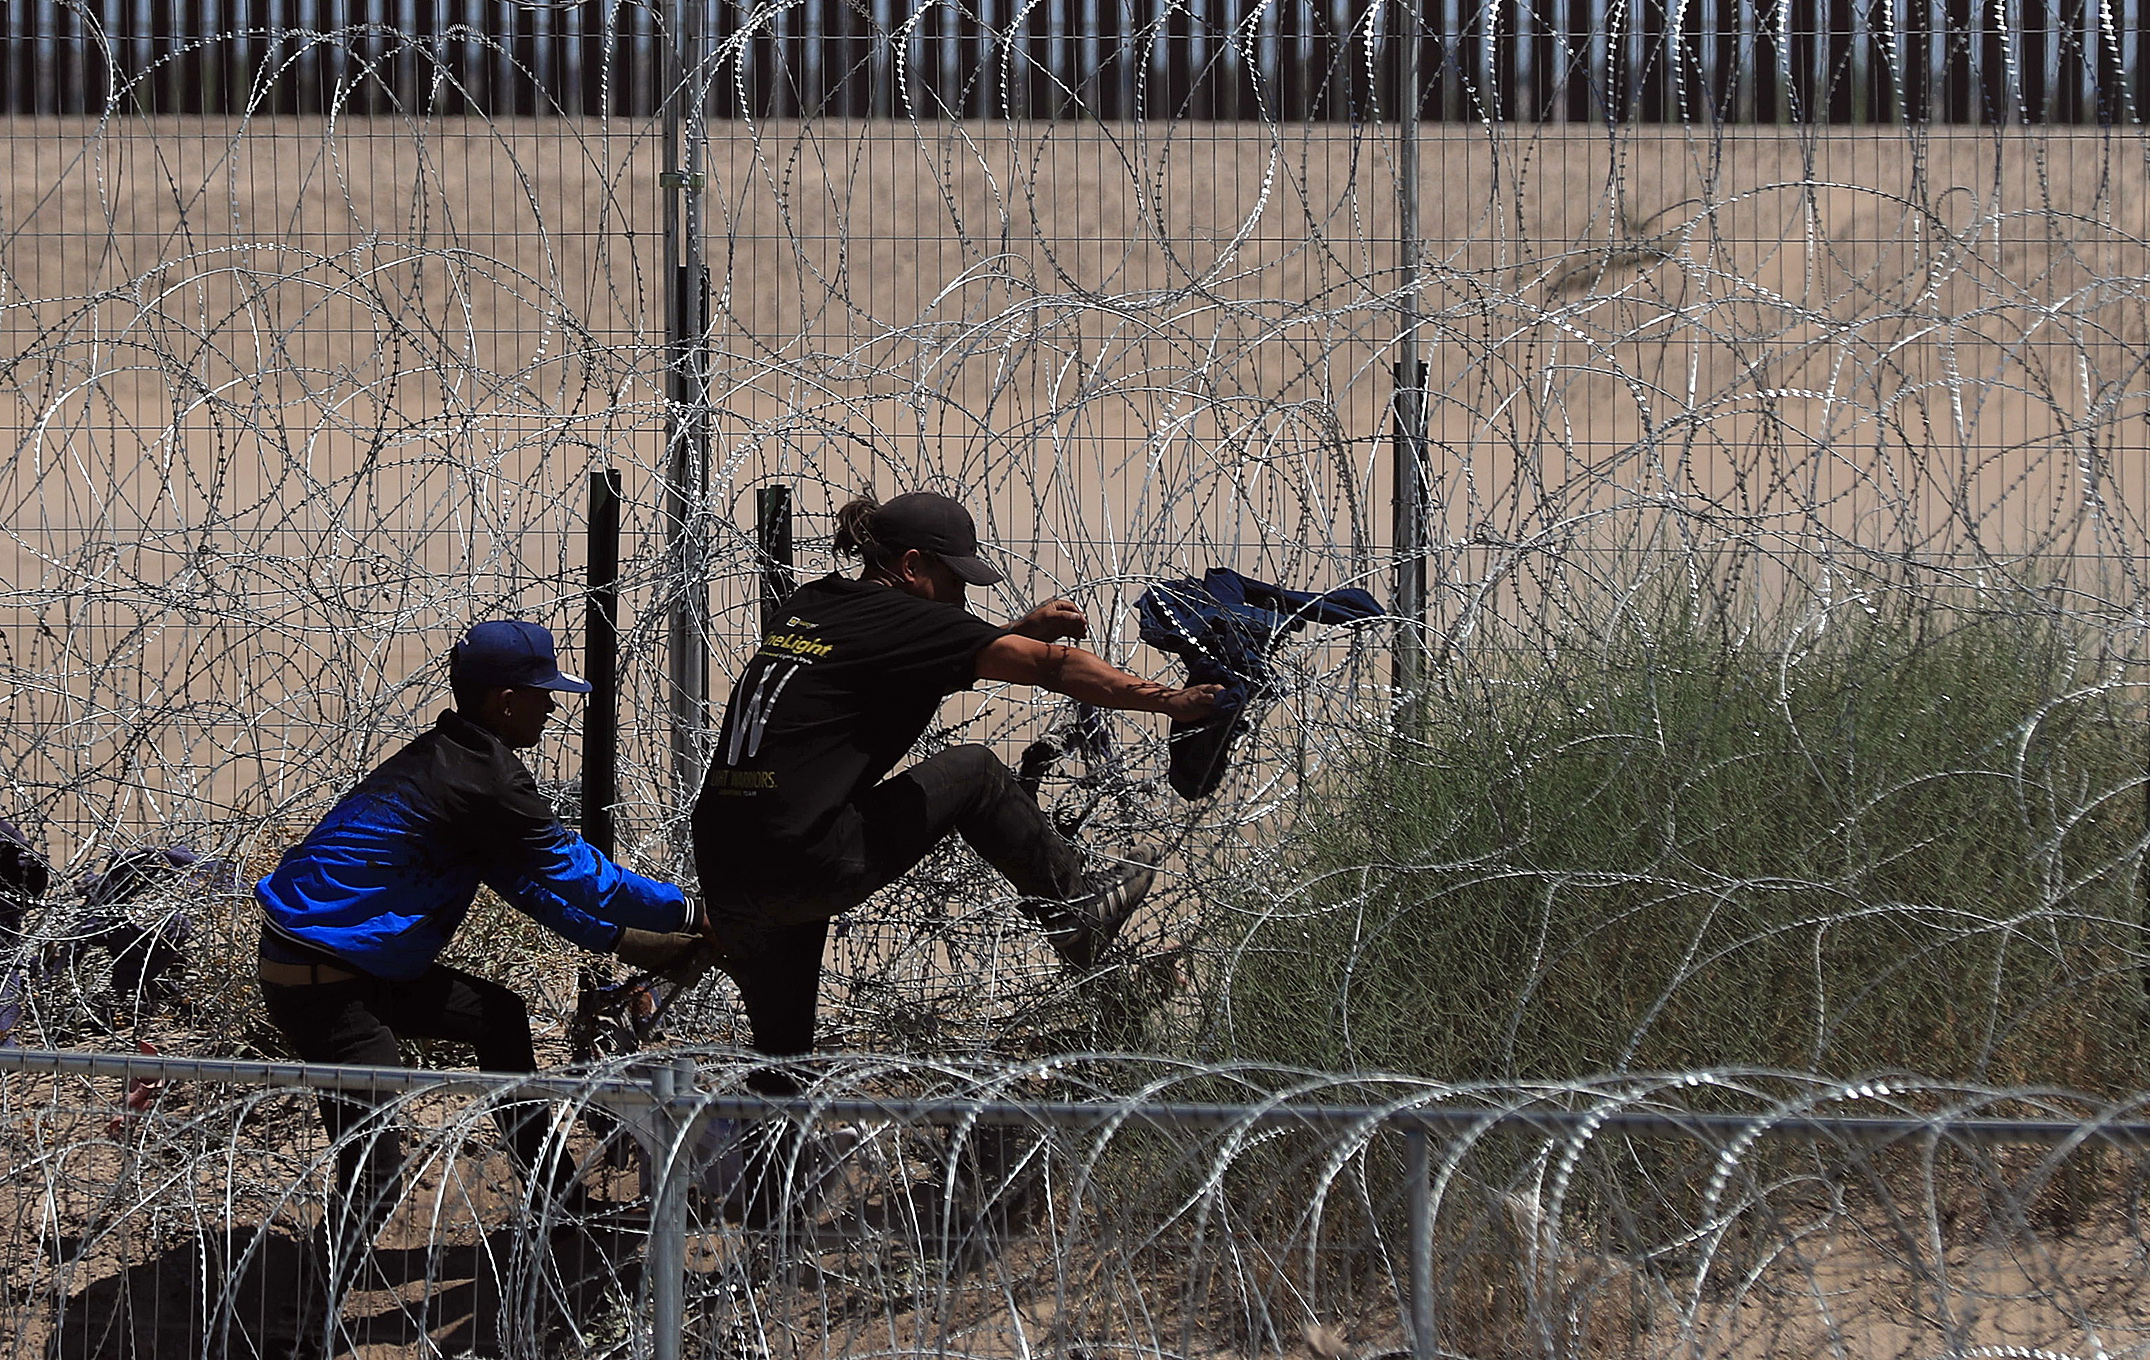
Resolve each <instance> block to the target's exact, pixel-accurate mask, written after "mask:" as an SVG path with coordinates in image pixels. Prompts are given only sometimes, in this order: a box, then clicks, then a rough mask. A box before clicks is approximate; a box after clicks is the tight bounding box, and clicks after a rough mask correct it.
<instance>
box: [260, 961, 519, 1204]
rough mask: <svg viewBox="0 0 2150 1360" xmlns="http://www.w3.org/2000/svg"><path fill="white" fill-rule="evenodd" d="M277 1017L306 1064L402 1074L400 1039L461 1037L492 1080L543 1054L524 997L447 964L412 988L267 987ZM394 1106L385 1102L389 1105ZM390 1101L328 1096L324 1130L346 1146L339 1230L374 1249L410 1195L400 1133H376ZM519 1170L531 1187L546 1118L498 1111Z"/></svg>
mask: <svg viewBox="0 0 2150 1360" xmlns="http://www.w3.org/2000/svg"><path fill="white" fill-rule="evenodd" d="M261 997H262V1000H263V1001H264V1002H265V1003H266V1004H267V1006H268V1010H269V1018H270V1019H271V1020H272V1021H274V1022H275V1023H276V1027H277V1028H278V1029H280V1030H282V1031H283V1032H284V1035H285V1037H286V1038H288V1039H289V1040H290V1041H291V1048H292V1051H293V1052H294V1053H296V1054H297V1055H298V1056H299V1057H300V1058H301V1059H302V1060H304V1061H306V1062H320V1063H350V1064H355V1065H360V1066H367V1067H397V1066H401V1065H402V1061H403V1060H402V1056H401V1055H400V1053H399V1052H398V1051H397V1048H396V1040H397V1039H398V1038H406V1039H452V1040H458V1041H460V1042H463V1043H467V1044H471V1045H472V1046H474V1047H475V1048H476V1049H477V1051H478V1066H479V1067H480V1068H483V1069H484V1070H486V1071H489V1072H532V1071H535V1070H537V1055H536V1053H535V1051H534V1050H533V1049H532V1047H531V1042H530V1011H529V1008H528V1007H527V1006H525V1005H524V1004H523V999H522V998H521V997H520V996H517V995H516V994H515V993H514V992H512V991H509V990H508V989H507V988H506V987H503V986H501V985H500V984H499V983H497V982H488V981H486V980H485V979H484V978H480V977H473V976H471V975H470V974H468V973H465V972H461V971H458V970H457V969H454V968H448V967H445V966H443V965H441V964H437V963H436V964H434V965H433V966H432V967H430V968H428V969H426V971H425V972H424V973H422V974H420V975H419V976H418V977H416V978H414V979H412V980H411V981H409V982H392V981H389V980H388V979H385V978H375V977H368V976H365V975H363V974H362V975H360V976H359V977H356V978H352V979H350V980H349V981H346V982H317V983H312V984H309V985H305V986H297V987H282V986H277V985H275V984H273V983H266V982H265V983H263V984H262V985H261ZM384 1098H385V1097H384ZM380 1104H381V1099H375V1098H370V1097H368V1096H367V1095H366V1094H365V1093H363V1092H358V1091H345V1092H340V1093H336V1094H330V1093H328V1092H323V1093H322V1096H321V1122H322V1123H323V1124H324V1125H326V1126H327V1128H328V1134H329V1137H330V1138H331V1139H333V1140H335V1141H336V1142H337V1143H338V1144H339V1147H338V1148H337V1152H336V1178H337V1185H336V1194H335V1195H334V1196H333V1197H332V1202H333V1204H334V1206H335V1208H336V1211H337V1213H338V1214H339V1215H340V1216H341V1217H342V1218H343V1222H342V1223H341V1224H339V1225H338V1226H339V1227H340V1228H341V1229H342V1230H344V1231H346V1232H348V1231H351V1230H354V1229H355V1230H357V1232H358V1233H359V1236H358V1237H357V1238H356V1239H354V1240H356V1241H359V1242H367V1241H371V1240H372V1238H373V1235H374V1234H375V1233H376V1232H378V1231H380V1227H381V1224H382V1223H383V1222H385V1221H386V1220H387V1218H388V1215H389V1213H390V1212H391V1211H392V1210H394V1208H395V1205H396V1199H397V1197H398V1196H399V1195H400V1193H401V1185H400V1181H401V1173H402V1166H403V1148H402V1142H401V1140H400V1139H398V1138H397V1136H396V1133H395V1130H394V1129H393V1127H388V1126H383V1127H376V1128H373V1129H371V1130H368V1129H367V1127H366V1125H367V1124H368V1122H369V1121H370V1120H371V1119H372V1118H373V1115H374V1112H375V1111H376V1109H377V1108H378V1107H379V1105H380ZM493 1117H494V1119H495V1121H496V1122H498V1124H499V1125H500V1131H501V1135H502V1136H503V1137H504V1138H505V1139H506V1140H507V1145H508V1152H509V1155H510V1156H512V1157H513V1158H514V1160H515V1164H516V1169H517V1170H518V1171H519V1172H521V1173H522V1175H523V1177H524V1179H525V1181H526V1182H527V1181H528V1180H529V1177H530V1173H531V1169H532V1168H533V1167H535V1166H537V1165H538V1162H539V1158H540V1156H541V1155H542V1153H543V1150H544V1144H545V1117H544V1115H543V1113H542V1112H541V1111H534V1110H531V1109H530V1108H529V1107H521V1108H517V1107H512V1106H504V1107H501V1108H500V1109H497V1110H495V1111H494V1115H493Z"/></svg>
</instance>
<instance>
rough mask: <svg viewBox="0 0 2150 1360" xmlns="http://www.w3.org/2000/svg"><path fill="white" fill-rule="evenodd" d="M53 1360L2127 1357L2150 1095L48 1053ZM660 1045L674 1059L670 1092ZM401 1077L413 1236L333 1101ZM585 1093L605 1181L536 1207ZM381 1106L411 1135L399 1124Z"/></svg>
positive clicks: (594, 1170)
mask: <svg viewBox="0 0 2150 1360" xmlns="http://www.w3.org/2000/svg"><path fill="white" fill-rule="evenodd" d="M0 1063H4V1065H5V1066H6V1067H7V1069H8V1070H9V1073H10V1075H9V1076H8V1079H7V1082H6V1085H5V1097H4V1098H5V1100H6V1103H7V1112H8V1116H9V1118H8V1121H7V1128H8V1133H7V1135H6V1136H7V1138H8V1140H9V1142H10V1143H11V1144H12V1145H13V1146H12V1148H11V1156H10V1158H9V1168H8V1171H7V1173H6V1176H5V1180H4V1182H0V1183H4V1185H5V1203H6V1204H7V1205H8V1206H9V1209H8V1216H9V1224H10V1228H11V1232H10V1234H9V1247H8V1249H7V1251H8V1254H7V1261H6V1269H7V1273H6V1279H7V1282H8V1287H7V1295H6V1313H5V1315H6V1318H7V1321H6V1323H5V1327H6V1330H7V1334H8V1335H9V1337H10V1340H11V1343H12V1345H13V1347H14V1349H15V1351H16V1353H18V1354H30V1353H38V1352H40V1351H42V1352H43V1353H45V1354H53V1355H79V1356H92V1355H97V1356H104V1355H109V1356H120V1355H126V1356H147V1355H158V1356H164V1355H173V1356H176V1355H190V1356H191V1355H270V1354H275V1355H289V1354H354V1355H387V1354H405V1353H423V1354H479V1355H504V1356H551V1355H630V1354H633V1355H641V1354H651V1353H655V1354H659V1355H680V1354H686V1355H728V1356H743V1357H754V1356H774V1355H832V1354H861V1353H864V1354H873V1355H913V1354H918V1355H923V1354H933V1355H946V1354H961V1355H980V1356H1000V1355H1026V1354H1041V1353H1043V1354H1055V1355H1066V1354H1076V1353H1081V1354H1087V1355H1127V1356H1158V1355H1291V1356H1298V1357H1311V1358H1312V1360H1339V1358H1340V1357H1347V1356H1377V1355H1396V1356H1418V1357H1432V1356H1456V1355H1468V1356H1501V1355H1517V1356H1521V1355H1532V1356H1562V1357H1566V1356H1583V1355H1591V1356H1603V1355H1637V1356H1642V1355H1712V1356H1718V1355H1722V1356H1739V1355H1778V1354H1794V1353H1798V1354H1813V1353H1833V1352H1835V1353H1857V1354H1892V1355H1944V1354H1948V1355H1992V1356H2033V1355H2041V1356H2054V1355H2062V1356H2065V1355H2129V1354H2137V1353H2140V1351H2141V1349H2142V1347H2143V1344H2144V1337H2143V1330H2144V1327H2145V1326H2146V1321H2145V1314H2144V1302H2143V1299H2142V1279H2143V1268H2142V1267H2143V1253H2144V1250H2145V1242H2144V1238H2143V1230H2142V1224H2141V1216H2140V1204H2141V1194H2142V1176H2141V1166H2142V1152H2143V1146H2144V1140H2145V1138H2146V1137H2150V1123H2146V1122H2145V1121H2144V1119H2143V1118H2142V1110H2141V1106H2140V1102H2139V1101H2130V1102H2120V1103H2106V1102H2098V1101H2093V1100H2088V1099H2086V1098H2083V1097H2079V1096H2068V1095H2064V1094H2058V1093H2053V1092H2037V1091H2028V1090H2024V1091H2013V1092H2009V1091H1996V1090H1982V1089H1974V1088H1966V1087H1961V1086H1948V1085H1939V1084H1933V1083H1924V1082H1919V1081H1901V1082H1882V1081H1874V1082H1868V1083H1863V1084H1857V1085H1834V1084H1827V1083H1819V1082H1816V1081H1814V1080H1813V1079H1811V1078H1796V1077H1788V1076H1783V1075H1778V1074H1765V1073H1733V1072H1726V1073H1717V1074H1708V1075H1692V1076H1686V1077H1677V1078H1646V1077H1628V1078H1622V1079H1618V1080H1609V1079H1601V1080H1597V1081H1592V1082H1578V1083H1548V1084H1537V1085H1527V1086H1448V1085H1440V1084H1435V1083H1429V1082H1424V1081H1414V1080H1407V1079H1400V1078H1385V1077H1360V1078H1352V1079H1344V1078H1337V1077H1332V1076H1319V1075H1316V1074H1311V1073H1304V1072H1290V1071H1283V1070H1277V1069H1261V1068H1249V1067H1201V1066H1196V1065H1187V1064H1173V1063H1165V1062H1159V1061H1155V1060H1135V1059H1128V1058H1109V1057H1100V1056H1087V1055H1072V1056H1065V1057H1062V1058H1060V1059H1056V1060H1054V1061H1052V1062H1050V1063H1038V1064H1031V1065H1019V1066H1008V1065H994V1066H992V1067H989V1068H981V1067H975V1066H968V1065H962V1064H946V1063H943V1064H919V1063H908V1064H907V1063H888V1062H874V1063H865V1062H857V1061H851V1062H837V1063H831V1064H827V1065H824V1066H822V1067H821V1068H819V1069H818V1071H817V1072H816V1073H815V1080H814V1081H813V1083H812V1085H811V1087H810V1095H809V1097H808V1098H806V1099H804V1100H802V1101H801V1102H798V1103H794V1104H791V1105H789V1106H785V1107H773V1106H768V1105H765V1104H763V1103H762V1102H760V1101H758V1100H756V1099H754V1098H752V1097H748V1096H745V1095H744V1094H742V1091H741V1088H740V1086H739V1080H740V1078H741V1076H742V1073H743V1067H742V1066H741V1065H740V1064H739V1062H738V1061H737V1059H736V1057H730V1056H726V1055H721V1054H708V1053H704V1054H695V1055H673V1056H669V1057H665V1058H660V1059H654V1060H647V1061H645V1063H644V1064H643V1065H641V1066H640V1067H635V1066H623V1065H613V1066H609V1067H605V1068H599V1069H591V1070H588V1071H584V1072H576V1073H569V1074H560V1075H554V1076H550V1077H547V1078H542V1079H536V1080H529V1079H521V1080H519V1079H515V1078H506V1077H494V1078H487V1077H480V1076H472V1075H465V1076H462V1077H458V1078H453V1079H450V1078H444V1077H441V1076H439V1075H426V1074H417V1073H410V1072H404V1071H374V1072H369V1071H367V1070H366V1069H344V1070H342V1071H341V1072H331V1071H329V1070H324V1069H312V1070H308V1069H303V1068H297V1067H278V1066H276V1065H273V1064H235V1063H216V1062H204V1061H193V1062H188V1061H184V1060H171V1059H149V1058H137V1059H134V1060H132V1061H129V1060H125V1059H121V1058H111V1059H104V1060H95V1059H90V1058H87V1057H80V1056H70V1055H49V1054H38V1053H23V1052H11V1053H8V1054H6V1055H0ZM660 1078H663V1080H660ZM325 1079H332V1080H333V1081H335V1082H337V1083H339V1084H342V1085H344V1086H346V1087H347V1088H350V1089H360V1088H363V1087H364V1085H365V1084H366V1083H367V1082H369V1081H373V1082H378V1083H381V1086H382V1088H383V1089H376V1090H375V1091H374V1094H375V1095H376V1096H387V1095H389V1094H390V1093H391V1092H390V1089H389V1088H392V1089H393V1091H395V1092H398V1093H399V1094H396V1095H395V1096H394V1099H393V1100H392V1101H391V1102H390V1103H389V1104H388V1105H387V1106H385V1107H384V1111H385V1112H384V1115H383V1118H384V1120H386V1121H387V1122H390V1123H394V1124H397V1125H400V1126H401V1131H402V1134H403V1136H404V1137H405V1138H406V1139H407V1140H408V1142H407V1147H408V1155H407V1160H406V1162H405V1163H404V1172H405V1174H404V1177H403V1180H402V1182H401V1186H400V1198H399V1199H398V1200H397V1202H396V1204H395V1207H394V1211H393V1213H392V1214H391V1215H390V1216H389V1218H388V1220H387V1224H386V1228H385V1230H384V1232H383V1233H382V1235H381V1238H380V1240H379V1242H378V1243H377V1244H376V1245H374V1246H373V1247H371V1248H370V1249H369V1248H366V1247H364V1246H363V1245H360V1244H356V1243H353V1242H351V1241H349V1240H347V1239H344V1238H340V1237H339V1236H338V1235H337V1234H336V1233H335V1232H334V1231H333V1230H332V1229H331V1228H330V1227H329V1226H328V1225H329V1224H330V1223H331V1222H332V1215H331V1213H330V1205H331V1204H332V1202H333V1201H332V1200H331V1198H330V1196H329V1194H328V1191H327V1185H328V1181H329V1173H328V1168H329V1167H330V1166H331V1165H332V1164H333V1160H334V1159H333V1149H331V1148H328V1147H325V1146H322V1145H321V1144H320V1142H319V1140H318V1139H317V1138H312V1137H310V1134H311V1133H312V1132H313V1131H314V1130H316V1129H317V1127H318V1126H317V1125H316V1124H315V1123H314V1122H313V1120H312V1118H311V1110H310V1108H309V1107H310V1105H311V1103H312V1099H313V1092H312V1090H310V1089H308V1086H307V1085H302V1084H300V1083H302V1082H303V1083H308V1084H311V1085H319V1084H322V1083H323V1082H324V1080H325ZM514 1101H536V1102H540V1104H541V1107H542V1108H544V1109H546V1110H547V1111H548V1113H547V1115H546V1117H547V1118H548V1119H549V1120H550V1121H551V1127H552V1128H553V1130H554V1133H555V1135H556V1136H555V1146H556V1147H557V1148H558V1149H559V1150H561V1152H562V1153H563V1154H564V1155H566V1156H569V1157H572V1158H574V1159H577V1160H578V1161H579V1162H580V1164H581V1165H582V1167H583V1170H584V1175H585V1176H586V1177H587V1183H588V1184H589V1185H590V1186H591V1187H593V1188H594V1189H595V1190H596V1191H597V1193H596V1194H595V1195H593V1196H592V1197H590V1198H589V1199H587V1200H582V1201H578V1202H577V1203H576V1204H574V1205H573V1206H572V1207H570V1206H567V1205H565V1204H563V1203H561V1202H558V1201H554V1200H549V1199H547V1198H545V1197H543V1196H540V1195H530V1194H526V1193H525V1192H524V1191H523V1189H522V1188H521V1187H520V1186H519V1185H518V1183H517V1181H516V1179H515V1177H514V1175H513V1173H512V1171H511V1170H510V1169H509V1167H508V1165H507V1159H506V1158H505V1157H504V1156H503V1155H502V1153H501V1152H500V1150H499V1146H498V1143H497V1141H496V1140H494V1139H493V1138H492V1136H491V1131H492V1121H491V1120H490V1119H489V1118H488V1117H487V1116H488V1113H489V1112H491V1111H492V1110H494V1109H497V1108H498V1107H500V1106H502V1105H503V1104H506V1103H509V1102H514ZM369 1136H370V1135H369Z"/></svg>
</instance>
